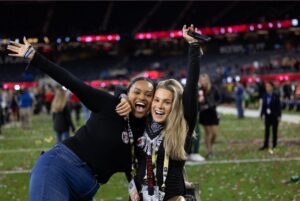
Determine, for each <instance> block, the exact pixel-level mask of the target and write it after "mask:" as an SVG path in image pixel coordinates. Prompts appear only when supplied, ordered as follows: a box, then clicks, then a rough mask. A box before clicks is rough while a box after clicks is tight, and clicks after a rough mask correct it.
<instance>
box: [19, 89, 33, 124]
mask: <svg viewBox="0 0 300 201" xmlns="http://www.w3.org/2000/svg"><path fill="white" fill-rule="evenodd" d="M33 102H34V99H33V97H32V95H31V94H30V92H29V91H28V89H22V90H21V91H20V95H19V97H18V103H19V108H20V121H21V128H23V129H31V123H32V105H33Z"/></svg>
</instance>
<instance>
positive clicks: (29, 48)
mask: <svg viewBox="0 0 300 201" xmlns="http://www.w3.org/2000/svg"><path fill="white" fill-rule="evenodd" d="M33 52H34V48H33V47H32V46H31V45H29V46H28V48H27V50H26V52H25V54H24V59H28V57H29V56H30V55H31V54H32V53H33Z"/></svg>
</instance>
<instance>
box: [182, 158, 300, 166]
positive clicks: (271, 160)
mask: <svg viewBox="0 0 300 201" xmlns="http://www.w3.org/2000/svg"><path fill="white" fill-rule="evenodd" d="M277 161H300V157H295V158H266V159H264V158H262V159H242V160H217V161H203V162H191V161H188V162H186V165H188V166H195V165H207V164H240V163H267V162H277Z"/></svg>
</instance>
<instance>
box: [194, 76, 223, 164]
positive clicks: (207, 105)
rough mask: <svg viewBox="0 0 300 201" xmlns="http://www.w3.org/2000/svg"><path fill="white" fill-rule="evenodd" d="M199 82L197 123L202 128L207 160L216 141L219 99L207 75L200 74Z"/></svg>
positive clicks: (211, 154)
mask: <svg viewBox="0 0 300 201" xmlns="http://www.w3.org/2000/svg"><path fill="white" fill-rule="evenodd" d="M199 81H200V89H199V110H200V113H199V115H200V117H199V123H200V124H201V125H203V127H204V132H205V139H204V141H205V145H206V150H207V158H208V159H209V158H211V157H212V156H213V151H212V146H213V144H214V143H215V141H216V138H217V133H218V126H219V117H218V114H217V109H216V108H217V105H218V104H219V103H220V101H221V98H220V94H219V92H218V90H217V88H216V87H214V86H212V84H211V81H210V78H209V76H208V75H207V74H201V75H200V79H199Z"/></svg>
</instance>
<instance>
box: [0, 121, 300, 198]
mask: <svg viewBox="0 0 300 201" xmlns="http://www.w3.org/2000/svg"><path fill="white" fill-rule="evenodd" d="M203 136H204V134H203V132H202V138H203ZM262 139H263V124H262V122H261V121H260V120H259V119H250V118H246V119H244V120H237V119H236V118H235V117H234V116H229V115H226V116H222V119H221V125H220V134H219V136H218V139H217V143H216V145H215V147H214V149H215V157H214V158H213V159H212V160H209V161H207V162H205V163H203V164H200V165H199V164H198V165H187V166H186V171H187V173H188V177H189V180H190V181H193V182H195V183H199V184H200V189H199V192H200V196H201V200H202V201H206V200H213V201H221V200H222V201H227V200H229V201H231V200H233V201H235V200H265V201H268V200H276V201H277V200H278V201H279V200H282V201H296V200H298V201H300V183H293V182H290V177H291V176H293V175H300V160H299V157H300V125H293V124H287V123H281V124H280V128H279V146H278V150H276V152H275V154H270V153H269V152H267V151H264V152H260V151H258V148H259V147H260V146H261V144H262ZM54 143H55V136H54V133H53V130H52V124H51V118H50V117H49V116H46V115H40V116H35V117H34V118H33V129H32V130H31V131H26V130H21V129H20V128H5V129H3V132H2V135H0V201H7V200H15V201H17V200H18V201H26V200H28V183H29V171H30V168H31V167H32V166H33V164H34V162H35V160H36V158H37V157H38V156H39V154H40V152H41V151H42V150H46V149H48V148H50V147H52V146H53V145H54ZM200 153H201V154H202V155H205V149H204V146H203V145H201V149H200ZM297 157H298V159H297V160H296V158H297ZM276 158H280V159H286V160H274V161H270V160H271V159H276ZM248 159H249V160H250V161H247V160H248ZM291 159H294V160H291ZM238 160H241V161H238ZM260 160H261V161H260ZM101 200H102V201H113V200H127V184H126V180H125V178H124V176H123V174H116V175H114V176H113V177H112V179H111V180H110V181H109V183H108V184H106V185H103V186H101V188H100V190H99V191H98V193H97V195H96V197H95V201H101Z"/></svg>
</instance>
